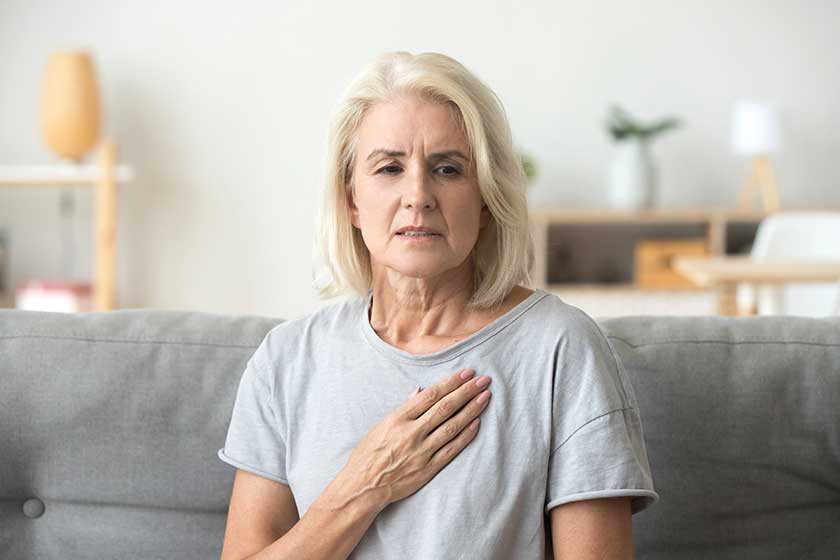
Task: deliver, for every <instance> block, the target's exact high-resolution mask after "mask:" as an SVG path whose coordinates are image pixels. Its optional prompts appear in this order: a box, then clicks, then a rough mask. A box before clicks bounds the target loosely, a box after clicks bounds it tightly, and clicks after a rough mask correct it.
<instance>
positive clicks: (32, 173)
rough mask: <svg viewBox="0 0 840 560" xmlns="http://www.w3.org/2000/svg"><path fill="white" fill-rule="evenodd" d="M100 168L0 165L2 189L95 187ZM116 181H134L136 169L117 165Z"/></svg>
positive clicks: (68, 165) (62, 165)
mask: <svg viewBox="0 0 840 560" xmlns="http://www.w3.org/2000/svg"><path fill="white" fill-rule="evenodd" d="M99 174H100V166H98V165H88V164H86V165H73V164H71V163H59V164H52V165H0V187H36V186H44V187H51V186H57V185H65V186H79V187H82V186H94V185H96V183H97V181H99V180H100V177H99ZM114 179H115V180H116V181H117V182H118V183H128V182H131V181H133V180H134V168H133V167H131V166H130V165H124V164H121V165H117V166H116V167H115V168H114Z"/></svg>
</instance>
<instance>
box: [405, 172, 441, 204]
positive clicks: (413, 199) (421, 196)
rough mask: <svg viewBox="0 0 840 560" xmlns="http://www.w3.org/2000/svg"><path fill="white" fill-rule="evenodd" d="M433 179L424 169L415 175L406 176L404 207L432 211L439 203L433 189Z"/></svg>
mask: <svg viewBox="0 0 840 560" xmlns="http://www.w3.org/2000/svg"><path fill="white" fill-rule="evenodd" d="M431 182H432V177H431V176H430V175H429V174H428V172H427V171H426V170H425V169H424V168H422V167H421V168H420V169H419V170H416V171H415V172H414V173H410V174H406V184H405V190H404V192H403V200H402V203H403V207H405V208H414V209H417V208H424V209H430V210H431V209H432V208H434V207H435V206H436V205H437V203H436V201H435V197H434V193H433V192H432V189H431Z"/></svg>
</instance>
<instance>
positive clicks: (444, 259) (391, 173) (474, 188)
mask: <svg viewBox="0 0 840 560" xmlns="http://www.w3.org/2000/svg"><path fill="white" fill-rule="evenodd" d="M357 134H358V137H357V144H356V158H355V162H354V168H353V184H354V187H355V195H348V198H349V202H350V214H351V221H352V223H353V225H354V226H356V227H357V228H359V229H360V230H361V233H362V237H363V239H364V242H365V245H366V246H367V248H368V250H369V251H370V255H371V265H372V268H373V273H374V279H377V278H378V277H379V274H380V273H382V272H383V270H382V268H381V267H386V268H387V269H389V270H387V271H386V272H387V273H388V274H389V275H390V274H391V273H392V272H396V273H398V274H399V275H400V276H404V277H410V278H422V279H435V278H436V277H438V278H436V279H438V280H445V279H446V277H447V276H448V274H447V273H449V274H450V275H456V274H457V273H458V272H463V267H470V266H471V263H469V262H468V257H469V254H470V251H472V248H473V246H474V245H475V242H476V240H477V239H478V233H479V229H480V228H481V227H484V226H485V225H486V224H487V223H488V222H489V219H490V211H489V209H488V208H487V207H486V206H484V205H483V202H482V199H481V195H480V193H479V189H478V184H477V183H476V180H475V177H474V173H473V171H472V167H473V165H472V162H471V161H470V160H469V159H468V158H469V157H470V152H469V144H468V142H467V138H466V135H465V134H464V131H463V130H462V129H461V127H460V125H459V123H458V121H457V120H456V119H455V118H454V117H453V115H452V113H451V112H450V109H449V108H448V107H447V106H445V105H442V104H439V103H434V102H431V101H426V100H423V99H420V98H418V97H400V98H397V99H394V100H392V101H388V102H384V103H380V104H377V105H375V106H373V107H371V108H370V109H369V110H368V112H367V114H366V115H365V117H364V119H363V120H362V123H361V125H360V126H359V129H358V131H357ZM410 225H415V226H424V227H428V228H431V229H432V230H433V231H435V232H437V234H438V235H436V236H433V237H430V238H412V237H406V236H402V235H398V234H397V230H399V229H400V228H403V227H405V226H410ZM459 267H460V268H459Z"/></svg>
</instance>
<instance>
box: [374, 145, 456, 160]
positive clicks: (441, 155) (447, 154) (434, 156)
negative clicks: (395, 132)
mask: <svg viewBox="0 0 840 560" xmlns="http://www.w3.org/2000/svg"><path fill="white" fill-rule="evenodd" d="M377 154H382V155H385V156H388V157H403V156H405V152H402V151H400V150H388V149H385V148H377V149H375V150H373V151H372V152H371V153H370V154H369V155H368V157H367V160H368V161H369V160H370V159H371V158H372V157H373V156H375V155H377ZM447 157H459V158H461V159H463V160H464V161H469V158H468V157H467V156H465V155H464V154H462V153H461V152H460V151H458V150H446V151H444V152H435V153H433V154H429V159H442V158H447Z"/></svg>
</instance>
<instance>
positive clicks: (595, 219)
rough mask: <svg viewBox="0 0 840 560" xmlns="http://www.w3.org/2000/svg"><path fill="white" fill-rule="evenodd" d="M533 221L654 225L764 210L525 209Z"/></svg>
mask: <svg viewBox="0 0 840 560" xmlns="http://www.w3.org/2000/svg"><path fill="white" fill-rule="evenodd" d="M529 215H530V217H531V219H532V220H533V221H535V222H545V223H552V224H561V223H562V224H576V223H583V224H598V223H621V224H637V223H641V224H647V223H650V224H657V223H693V222H708V221H711V220H715V219H720V220H726V221H739V220H748V221H751V220H760V219H761V218H763V217H765V216H766V215H767V212H763V211H759V210H753V211H743V210H737V209H734V208H718V207H710V208H691V207H685V208H680V207H676V208H662V209H657V210H636V211H631V210H614V209H599V208H581V209H577V210H573V209H545V210H531V211H529Z"/></svg>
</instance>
